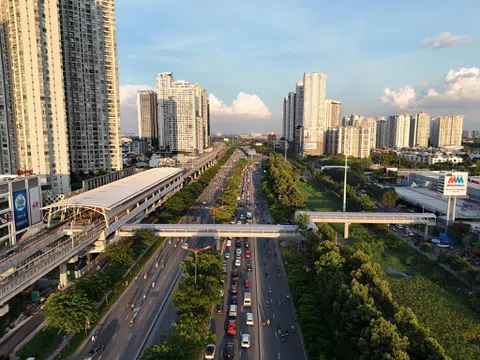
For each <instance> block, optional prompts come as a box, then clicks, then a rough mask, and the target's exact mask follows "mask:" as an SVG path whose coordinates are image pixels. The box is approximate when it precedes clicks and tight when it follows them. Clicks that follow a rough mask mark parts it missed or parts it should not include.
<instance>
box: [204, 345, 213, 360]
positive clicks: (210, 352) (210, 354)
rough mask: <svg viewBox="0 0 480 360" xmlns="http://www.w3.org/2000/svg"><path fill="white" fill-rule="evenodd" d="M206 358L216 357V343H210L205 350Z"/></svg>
mask: <svg viewBox="0 0 480 360" xmlns="http://www.w3.org/2000/svg"><path fill="white" fill-rule="evenodd" d="M205 359H215V344H208V345H207V349H206V350H205Z"/></svg>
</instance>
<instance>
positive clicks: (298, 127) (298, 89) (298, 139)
mask: <svg viewBox="0 0 480 360" xmlns="http://www.w3.org/2000/svg"><path fill="white" fill-rule="evenodd" d="M303 100H304V99H303V82H301V81H297V84H296V86H295V144H294V150H295V154H300V153H301V151H302V149H303Z"/></svg>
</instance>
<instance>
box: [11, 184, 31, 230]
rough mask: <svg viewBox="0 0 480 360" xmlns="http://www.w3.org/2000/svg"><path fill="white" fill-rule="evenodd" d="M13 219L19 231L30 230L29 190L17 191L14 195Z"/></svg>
mask: <svg viewBox="0 0 480 360" xmlns="http://www.w3.org/2000/svg"><path fill="white" fill-rule="evenodd" d="M13 218H14V219H15V229H16V230H17V231H20V230H23V229H26V228H28V204H27V190H26V189H23V190H17V191H15V192H14V193H13Z"/></svg>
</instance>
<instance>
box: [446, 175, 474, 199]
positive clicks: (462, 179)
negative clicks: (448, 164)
mask: <svg viewBox="0 0 480 360" xmlns="http://www.w3.org/2000/svg"><path fill="white" fill-rule="evenodd" d="M467 185H468V173H467V172H445V173H443V174H442V176H441V177H440V181H439V190H440V192H441V193H442V194H443V195H444V196H465V195H467Z"/></svg>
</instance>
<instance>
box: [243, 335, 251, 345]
mask: <svg viewBox="0 0 480 360" xmlns="http://www.w3.org/2000/svg"><path fill="white" fill-rule="evenodd" d="M242 347H243V348H249V347H250V335H249V334H243V335H242Z"/></svg>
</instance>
